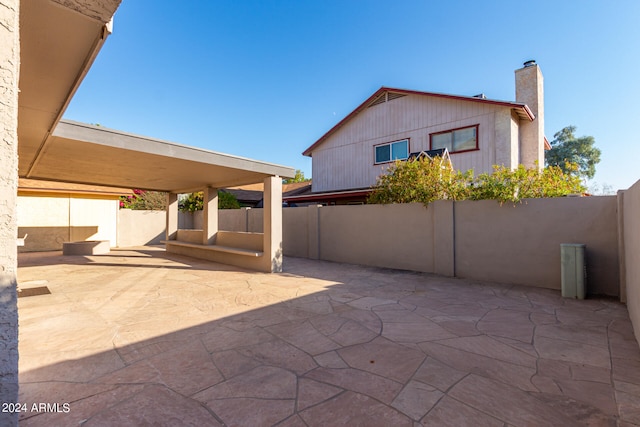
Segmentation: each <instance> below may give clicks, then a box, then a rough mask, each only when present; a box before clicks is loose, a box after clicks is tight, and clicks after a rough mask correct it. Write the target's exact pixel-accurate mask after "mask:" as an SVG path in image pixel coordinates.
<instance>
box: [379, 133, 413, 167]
mask: <svg viewBox="0 0 640 427" xmlns="http://www.w3.org/2000/svg"><path fill="white" fill-rule="evenodd" d="M373 149H374V151H375V163H376V164H378V163H387V162H393V161H394V160H406V159H407V158H408V157H409V140H408V139H403V140H401V141H394V142H389V143H386V144H380V145H376V146H375V147H373Z"/></svg>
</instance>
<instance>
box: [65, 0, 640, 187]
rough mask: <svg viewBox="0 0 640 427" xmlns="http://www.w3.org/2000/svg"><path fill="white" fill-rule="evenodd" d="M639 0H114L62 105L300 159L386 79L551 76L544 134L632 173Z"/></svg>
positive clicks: (394, 82)
mask: <svg viewBox="0 0 640 427" xmlns="http://www.w3.org/2000/svg"><path fill="white" fill-rule="evenodd" d="M639 16H640V2H638V1H636V0H628V1H615V2H606V3H605V2H604V1H557V0H553V1H547V0H542V1H535V2H511V1H502V0H498V1H475V0H474V1H429V0H420V1H418V0H397V1H394V2H391V1H374V0H370V1H360V0H358V1H356V0H340V1H333V0H325V1H293V0H290V1H289V0H287V1H238V0H212V1H204V0H202V1H184V2H175V1H164V0H162V1H161V0H153V1H152V0H123V2H122V5H121V6H120V8H119V9H118V11H117V12H116V15H115V18H114V31H113V34H112V35H111V36H110V37H109V38H108V40H107V42H106V44H105V46H104V47H103V49H102V51H101V52H100V54H99V56H98V58H97V59H96V61H95V63H94V65H93V67H92V68H91V70H90V71H89V74H88V75H87V77H86V78H85V80H84V82H83V83H82V85H81V87H80V89H79V90H78V92H77V93H76V95H75V97H74V98H73V101H72V102H71V105H70V106H69V108H68V109H67V111H66V113H65V118H67V119H71V120H78V121H83V122H87V123H99V124H101V125H102V126H106V127H109V128H114V129H118V130H122V131H126V132H131V133H136V134H141V135H146V136H151V137H155V138H160V139H163V140H168V141H174V142H178V143H182V144H186V145H192V146H197V147H202V148H206V149H210V150H214V151H220V152H224V153H229V154H234V155H239V156H243V157H249V158H254V159H258V160H264V161H268V162H272V163H278V164H283V165H287V166H291V167H294V168H296V169H301V170H302V171H303V172H304V173H305V176H306V177H311V175H312V173H311V159H310V158H307V157H303V156H302V154H301V153H302V151H304V149H306V148H307V147H308V146H310V145H311V144H313V143H314V142H315V141H316V140H317V139H318V138H320V137H321V136H322V135H323V134H324V133H325V132H326V131H328V130H329V129H330V128H331V127H332V126H333V125H334V124H336V123H337V122H338V121H339V120H341V119H342V118H343V117H344V116H346V115H347V114H349V113H350V112H351V111H352V110H353V109H354V108H356V107H357V106H358V105H359V104H360V103H362V102H363V101H364V100H365V99H366V98H368V97H369V96H370V95H371V94H372V93H373V92H375V91H376V90H377V89H378V88H380V87H381V86H391V87H398V88H404V89H413V90H423V91H431V92H443V93H451V94H456V95H475V94H478V93H485V94H486V95H487V97H489V98H491V99H500V100H514V99H515V86H514V74H513V72H514V70H515V69H517V68H520V67H521V66H522V63H523V62H524V61H526V60H528V59H535V60H536V61H537V63H538V65H539V66H540V67H541V70H542V72H543V74H544V78H545V133H546V135H547V138H548V139H549V140H552V139H553V135H554V134H555V133H556V132H557V131H559V130H560V129H562V128H563V127H565V126H568V125H574V126H576V127H577V132H576V134H577V135H578V136H583V135H591V136H593V137H594V138H595V140H596V145H597V146H598V147H599V148H600V149H601V150H602V161H601V162H600V164H599V165H598V167H597V174H596V177H595V178H594V181H595V182H597V183H598V184H600V185H609V186H611V187H613V189H620V188H628V187H629V186H631V185H632V184H633V183H634V182H635V181H637V180H638V179H640V166H638V163H639V162H640V134H639V133H636V128H635V124H636V123H637V121H638V120H639V119H640V104H639V103H640V83H639V81H640V78H638V74H639V73H640V25H638V23H637V20H638V17H639Z"/></svg>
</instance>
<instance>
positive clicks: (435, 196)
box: [368, 157, 471, 205]
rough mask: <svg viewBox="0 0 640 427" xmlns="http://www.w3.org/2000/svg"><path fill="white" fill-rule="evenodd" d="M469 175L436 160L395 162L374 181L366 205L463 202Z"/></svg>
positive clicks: (469, 173) (420, 159)
mask: <svg viewBox="0 0 640 427" xmlns="http://www.w3.org/2000/svg"><path fill="white" fill-rule="evenodd" d="M470 177H471V172H466V173H462V172H460V171H455V170H453V168H452V167H450V166H449V165H446V164H442V161H441V159H440V157H434V158H428V157H421V158H417V159H416V160H408V161H404V162H403V161H396V163H394V164H393V165H391V166H390V167H389V169H388V170H387V173H386V174H384V175H381V176H379V177H378V181H377V183H376V186H375V187H374V189H373V192H372V193H371V194H370V195H369V199H368V203H382V204H387V203H412V202H420V203H424V204H425V205H426V204H428V203H430V202H432V201H434V200H446V199H449V200H462V199H465V198H467V195H468V192H469V187H468V185H467V183H468V182H469V180H470Z"/></svg>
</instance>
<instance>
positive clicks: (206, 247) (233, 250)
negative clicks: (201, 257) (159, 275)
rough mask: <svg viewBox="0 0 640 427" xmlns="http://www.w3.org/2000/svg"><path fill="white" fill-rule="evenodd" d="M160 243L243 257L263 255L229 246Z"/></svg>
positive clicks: (171, 241)
mask: <svg viewBox="0 0 640 427" xmlns="http://www.w3.org/2000/svg"><path fill="white" fill-rule="evenodd" d="M161 243H164V244H165V245H174V246H182V247H186V248H195V249H203V250H206V251H215V252H225V253H228V254H235V255H244V256H250V257H261V256H263V255H264V252H262V251H253V250H251V249H242V248H232V247H230V246H220V245H199V244H197V243H187V242H181V241H178V240H163V241H162V242H161Z"/></svg>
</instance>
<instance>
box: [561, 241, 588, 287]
mask: <svg viewBox="0 0 640 427" xmlns="http://www.w3.org/2000/svg"><path fill="white" fill-rule="evenodd" d="M584 255H585V245H581V244H576V243H562V244H561V245H560V259H561V270H562V296H563V297H565V298H577V299H584V297H585V294H586V286H587V285H586V281H587V265H586V263H585V257H584Z"/></svg>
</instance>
